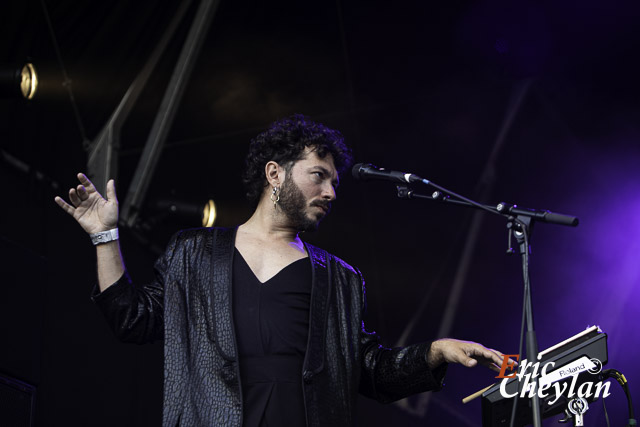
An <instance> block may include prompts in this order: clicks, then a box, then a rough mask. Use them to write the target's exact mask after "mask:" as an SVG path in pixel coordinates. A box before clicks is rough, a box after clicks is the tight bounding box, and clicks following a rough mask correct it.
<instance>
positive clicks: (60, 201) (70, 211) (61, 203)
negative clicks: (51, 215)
mask: <svg viewBox="0 0 640 427" xmlns="http://www.w3.org/2000/svg"><path fill="white" fill-rule="evenodd" d="M53 200H55V202H56V203H57V204H58V206H60V207H61V208H62V210H63V211H65V212H66V213H68V214H69V215H71V216H73V212H74V211H75V208H74V207H73V206H71V205H70V204H69V203H67V202H65V201H64V199H63V198H62V197H60V196H56V197H55V199H53Z"/></svg>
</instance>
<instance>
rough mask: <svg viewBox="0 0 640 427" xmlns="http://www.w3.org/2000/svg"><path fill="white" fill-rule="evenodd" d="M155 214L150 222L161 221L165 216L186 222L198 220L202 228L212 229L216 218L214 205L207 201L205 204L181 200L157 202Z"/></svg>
mask: <svg viewBox="0 0 640 427" xmlns="http://www.w3.org/2000/svg"><path fill="white" fill-rule="evenodd" d="M154 211H155V212H156V214H155V215H154V216H153V217H152V218H151V221H152V222H157V221H159V220H160V221H161V220H162V218H165V219H166V218H167V217H166V215H167V214H168V215H170V216H175V217H180V218H183V219H184V220H187V221H195V220H196V218H198V219H199V220H200V223H201V225H202V226H203V227H213V224H214V223H215V221H216V218H217V216H218V211H217V208H216V204H215V202H214V201H213V200H211V199H209V200H208V201H207V203H206V204H204V205H201V204H196V203H192V202H187V201H183V200H166V199H165V200H158V201H157V202H156V203H155V206H154Z"/></svg>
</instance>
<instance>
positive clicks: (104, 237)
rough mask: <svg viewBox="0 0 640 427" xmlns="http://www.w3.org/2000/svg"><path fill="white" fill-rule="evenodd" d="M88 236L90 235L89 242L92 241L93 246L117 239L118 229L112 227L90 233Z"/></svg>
mask: <svg viewBox="0 0 640 427" xmlns="http://www.w3.org/2000/svg"><path fill="white" fill-rule="evenodd" d="M89 237H91V243H93V245H94V246H97V245H101V244H103V243H107V242H111V241H113V240H118V229H117V228H112V229H111V230H107V231H101V232H99V233H94V234H90V235H89Z"/></svg>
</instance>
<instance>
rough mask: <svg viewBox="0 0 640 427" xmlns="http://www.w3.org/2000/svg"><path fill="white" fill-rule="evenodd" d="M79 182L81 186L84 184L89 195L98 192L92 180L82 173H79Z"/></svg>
mask: <svg viewBox="0 0 640 427" xmlns="http://www.w3.org/2000/svg"><path fill="white" fill-rule="evenodd" d="M78 181H80V184H82V185H83V186H84V187H85V188H86V189H87V191H88V192H89V193H92V192H94V191H97V190H96V187H95V185H93V183H92V182H91V180H90V179H89V178H87V176H86V175H85V174H83V173H82V172H80V173H78Z"/></svg>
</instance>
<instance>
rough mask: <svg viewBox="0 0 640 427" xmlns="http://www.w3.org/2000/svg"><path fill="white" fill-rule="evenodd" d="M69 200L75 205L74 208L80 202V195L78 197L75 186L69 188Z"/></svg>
mask: <svg viewBox="0 0 640 427" xmlns="http://www.w3.org/2000/svg"><path fill="white" fill-rule="evenodd" d="M69 201H70V202H71V203H72V204H73V206H75V207H76V208H77V207H78V206H80V203H82V200H80V197H78V192H77V190H76V189H75V188H71V189H70V190H69Z"/></svg>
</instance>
